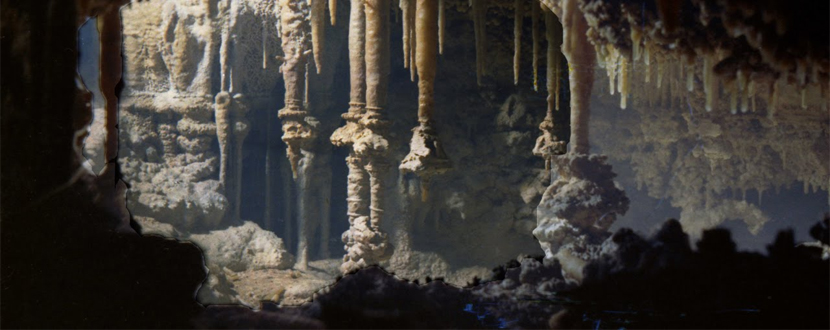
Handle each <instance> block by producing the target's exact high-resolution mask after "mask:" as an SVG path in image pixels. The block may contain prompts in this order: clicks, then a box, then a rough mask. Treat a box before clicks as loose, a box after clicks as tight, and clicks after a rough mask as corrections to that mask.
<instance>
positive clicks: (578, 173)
mask: <svg viewBox="0 0 830 330" xmlns="http://www.w3.org/2000/svg"><path fill="white" fill-rule="evenodd" d="M445 2H446V1H445V0H440V1H430V0H399V1H397V2H388V1H379V0H362V1H361V0H354V1H352V3H351V4H352V9H351V13H350V22H349V63H350V73H351V98H350V103H349V109H348V111H347V112H346V113H345V114H343V118H344V119H345V120H346V124H345V126H343V127H341V128H340V129H338V130H337V131H335V132H334V134H333V135H332V136H331V141H332V143H333V144H335V145H337V146H348V147H351V149H352V150H351V153H350V155H349V156H348V158H347V163H348V164H349V178H348V182H349V183H348V203H349V206H348V210H349V211H348V215H349V222H350V230H349V231H347V232H346V233H344V235H343V240H344V242H345V243H346V250H347V255H346V257H345V259H344V264H343V267H342V269H343V271H350V270H353V269H355V268H359V267H362V266H365V265H369V264H373V263H377V262H380V261H382V260H384V259H385V258H386V257H388V254H389V251H388V250H390V249H389V244H388V242H387V240H386V234H385V233H383V232H382V231H381V230H380V224H381V223H382V222H383V213H384V209H385V206H384V205H385V203H386V202H387V201H386V200H385V198H384V195H385V191H386V190H387V187H386V184H387V181H389V180H388V176H389V174H390V172H391V171H390V169H391V165H392V162H391V160H390V159H389V155H388V153H389V151H388V149H389V142H388V139H387V134H388V133H387V130H388V127H389V125H390V124H389V122H388V121H387V120H386V119H385V118H386V115H385V111H386V109H385V106H386V88H387V87H386V86H387V84H388V79H389V78H388V75H389V21H390V20H389V17H388V16H389V14H390V12H391V11H394V12H395V14H396V15H397V14H398V9H399V10H400V13H401V15H400V16H401V19H400V21H401V24H402V31H403V32H402V48H403V49H402V51H403V65H404V67H405V68H408V69H410V75H411V80H412V81H416V79H417V83H418V90H419V97H418V122H419V124H418V126H417V127H415V128H414V129H413V136H412V139H411V143H410V152H409V154H408V155H407V156H406V157H405V158H404V160H403V161H402V163H401V164H400V166H399V170H400V171H401V172H403V173H405V172H412V173H415V174H417V175H418V177H419V178H420V179H421V181H422V184H421V187H422V198H424V199H425V198H426V197H427V189H428V187H429V180H430V179H431V178H433V177H434V176H435V175H439V174H441V173H443V172H445V171H447V170H449V169H450V168H451V162H450V160H449V157H448V156H447V155H446V153H445V152H444V150H443V147H442V145H441V142H440V140H439V138H438V135H437V132H436V130H435V127H434V122H433V115H432V114H433V112H434V108H435V104H434V103H435V102H434V89H435V76H436V66H437V56H438V54H441V53H443V49H444V35H445V33H446V31H445V30H446V23H445V20H446V14H445V6H446V4H445ZM691 2H692V3H693V4H694V5H695V6H697V7H696V8H698V10H697V11H696V12H695V14H696V15H697V16H698V17H697V18H696V19H697V21H699V24H702V25H703V26H704V27H706V26H707V24H710V23H711V22H712V21H713V17H715V16H718V15H720V16H719V18H720V20H719V21H718V22H717V24H721V25H723V26H725V30H726V32H724V31H721V30H723V29H724V27H720V29H721V30H719V29H718V28H717V27H716V28H712V26H709V29H706V28H701V29H699V30H700V31H704V32H694V31H690V29H688V28H682V27H681V25H683V26H685V25H687V24H686V23H688V22H686V20H688V18H687V17H686V16H688V15H686V16H684V15H685V14H683V13H681V12H680V6H678V5H677V4H675V3H672V2H668V1H656V2H648V3H645V4H643V5H642V7H637V6H635V4H633V3H620V4H617V3H611V2H607V1H598V0H597V1H578V0H562V1H557V0H532V1H522V0H515V1H514V2H513V3H514V10H515V12H514V24H513V28H514V53H513V70H514V75H513V78H514V83H515V84H517V85H518V83H519V81H520V78H521V77H520V70H519V68H520V67H521V61H522V56H521V55H522V54H521V43H522V41H521V40H522V24H523V20H524V17H525V14H526V12H527V9H528V7H527V5H528V4H529V5H530V7H529V9H530V17H531V23H532V25H533V26H532V35H531V38H532V52H533V54H532V59H531V60H532V70H533V77H532V79H533V81H532V82H533V84H532V85H533V87H534V89H538V80H539V79H538V71H539V63H538V59H539V58H540V41H539V39H540V38H541V36H540V34H539V30H540V28H539V25H540V24H542V23H541V22H544V25H545V29H544V31H545V38H546V40H547V52H546V59H547V61H546V65H547V69H546V87H547V92H548V98H547V101H548V105H547V113H546V116H545V119H544V120H543V121H542V123H541V124H540V126H539V128H540V130H541V131H542V134H541V136H540V137H539V138H538V139H537V142H536V146H535V147H534V149H533V153H534V154H536V155H538V156H540V157H542V158H544V159H545V164H546V168H547V169H551V168H552V167H553V164H557V165H558V172H559V176H558V178H557V179H556V180H554V182H552V184H551V189H549V191H548V193H546V195H547V197H548V198H547V200H548V201H550V200H557V201H558V202H561V203H565V204H568V203H569V201H570V202H573V201H574V200H571V199H573V198H577V199H579V198H582V197H584V196H582V197H579V196H577V195H586V194H587V195H592V194H594V195H596V196H600V199H601V200H603V203H605V204H604V205H606V206H608V207H606V208H603V213H602V214H594V213H595V212H588V211H585V210H583V211H574V210H570V209H569V211H567V212H565V213H567V214H565V213H562V212H558V213H557V212H554V213H556V215H555V216H554V218H556V219H559V221H565V222H567V223H568V224H569V225H570V226H571V227H574V228H577V229H575V230H576V232H578V234H576V235H577V236H578V235H592V233H596V232H597V231H596V230H595V229H596V228H600V229H602V228H607V225H597V223H598V222H602V223H606V224H607V223H609V221H613V219H614V216H615V214H621V213H624V212H625V211H626V209H627V203H628V201H627V199H626V198H625V196H624V193H622V191H621V189H620V188H618V186H616V185H615V184H614V182H613V180H612V178H613V173H611V172H610V171H611V169H610V166H607V165H605V164H604V162H605V158H604V157H601V156H591V155H590V144H589V139H588V135H589V134H588V121H589V118H590V112H589V100H590V97H591V88H592V87H593V79H594V66H595V64H596V63H597V62H596V59H599V64H600V65H602V66H604V67H605V69H606V70H607V74H608V78H609V79H608V80H609V84H610V86H609V91H610V92H611V93H612V94H613V93H619V94H620V97H621V99H620V107H621V108H626V107H628V105H629V104H630V103H631V102H629V97H630V94H632V90H631V82H630V80H631V76H632V75H633V74H632V72H637V76H638V77H639V76H644V79H645V81H646V83H653V84H655V85H656V86H657V90H658V91H661V90H662V89H661V88H662V87H663V85H665V84H664V81H666V80H672V81H674V80H681V81H685V82H686V84H685V89H686V90H688V91H691V90H693V89H694V85H695V84H696V82H695V77H694V75H695V70H696V67H695V63H699V62H702V63H701V65H702V70H701V71H702V72H703V77H702V78H703V79H702V80H703V91H704V93H705V94H706V109H707V110H712V108H713V107H714V105H713V104H714V103H715V101H714V100H713V99H714V98H715V97H716V95H717V94H718V79H720V80H722V81H723V86H724V88H725V90H726V91H727V92H728V93H729V94H730V96H731V102H730V104H731V108H732V109H731V110H732V112H733V113H735V112H737V109H738V104H740V109H741V111H743V112H746V111H748V109H749V108H750V105H751V108H753V109H754V106H755V98H754V94H755V93H756V92H757V91H758V90H759V88H758V87H757V85H758V84H760V83H766V84H767V85H768V86H769V87H767V88H766V89H767V90H768V91H769V93H768V94H769V95H770V96H769V98H768V100H767V104H769V105H770V106H771V107H774V105H775V104H776V102H777V101H776V98H777V97H776V96H777V93H778V90H779V89H780V88H778V87H777V86H778V85H779V84H783V83H784V82H787V81H789V82H791V83H795V84H796V85H797V86H799V88H801V90H802V94H804V93H805V92H804V91H805V90H806V88H807V86H809V85H819V87H820V90H821V93H822V95H824V94H825V93H826V90H827V83H826V81H827V79H824V78H826V76H827V72H828V71H830V70H828V69H827V64H828V63H826V61H824V62H822V61H821V60H820V59H821V58H823V57H822V56H823V54H824V53H822V52H825V51H826V50H822V49H817V48H816V47H815V46H814V45H811V44H810V45H807V46H804V45H789V46H783V47H785V48H784V49H783V51H786V50H793V49H795V50H798V51H802V53H806V54H808V55H807V56H803V57H801V58H794V57H793V56H790V55H781V54H779V53H781V52H782V49H779V48H780V47H779V48H775V46H770V45H767V44H765V43H764V41H763V40H762V39H764V38H766V37H767V35H769V33H770V32H769V31H767V30H765V29H763V28H761V27H758V26H751V25H747V24H748V23H742V22H743V21H746V20H747V19H749V18H753V17H755V16H757V15H764V16H763V17H764V18H765V19H764V20H763V21H764V22H765V23H764V24H767V25H770V24H771V25H774V26H777V27H778V31H777V32H778V34H777V36H778V37H777V38H779V39H780V37H781V36H782V35H787V34H788V33H791V32H788V31H781V26H782V24H783V23H781V21H780V20H778V18H777V16H775V15H772V14H770V13H769V10H766V11H762V10H756V11H752V10H751V9H753V8H754V7H753V8H749V7H747V8H749V9H747V8H742V7H741V8H737V9H736V8H731V7H728V6H726V7H724V6H722V5H718V6H720V7H717V8H716V10H712V8H709V7H711V6H712V5H711V4H709V3H708V2H701V1H697V0H692V1H691ZM489 5H490V4H489V3H488V1H485V0H471V1H469V6H470V7H471V10H470V11H469V12H470V13H471V18H472V21H473V27H474V34H475V48H476V50H475V53H476V78H477V83H478V84H479V85H481V83H482V77H483V76H484V75H485V74H486V71H487V70H486V67H487V66H486V64H485V59H486V56H485V55H484V54H485V49H486V31H485V29H486V25H487V22H486V15H487V9H488V6H489ZM280 6H281V14H280V15H281V20H280V22H281V23H280V24H281V31H282V32H281V33H282V35H281V37H282V44H283V51H284V53H285V55H284V63H283V66H282V72H283V76H284V80H285V86H286V97H285V105H286V106H285V108H284V109H282V110H280V118H281V119H282V120H283V131H284V136H283V140H284V141H285V142H286V143H287V144H288V157H289V159H290V162H291V164H292V171H293V172H294V175H295V178H296V177H297V175H298V173H297V172H298V170H297V168H298V164H299V163H300V159H301V158H302V157H303V154H304V153H305V152H309V151H308V150H309V149H310V144H311V143H312V142H313V141H315V139H316V135H317V129H316V126H315V123H316V120H315V119H314V118H313V117H312V114H310V113H309V112H308V110H306V109H305V108H304V100H305V99H304V95H303V90H304V86H306V85H307V84H308V82H307V80H306V79H307V75H308V71H309V68H310V67H311V66H312V65H310V64H309V61H308V60H307V59H306V58H307V56H308V55H309V54H313V60H314V61H313V62H314V65H313V66H314V67H316V68H317V71H318V72H320V70H322V68H324V67H325V65H326V64H325V63H322V56H321V55H320V54H321V49H322V47H323V46H324V40H323V31H324V26H325V23H324V16H325V15H324V12H325V3H324V1H323V0H313V1H309V2H296V1H281V2H280ZM707 6H709V7H707ZM635 7H636V8H635ZM750 7H752V6H750ZM329 8H330V11H331V12H332V18H331V20H332V21H331V22H332V23H334V22H335V17H334V16H335V15H334V14H333V13H334V10H335V8H336V3H334V1H331V0H330V2H329ZM706 8H708V9H709V10H706ZM307 13H309V14H307ZM715 13H717V14H715ZM729 13H731V14H736V13H738V14H741V15H742V16H741V15H738V16H740V17H743V21H742V20H741V19H735V18H734V17H732V16H729V15H730V14H729ZM733 16H734V15H733ZM767 16H769V17H767ZM726 18H729V19H726ZM655 22H662V23H661V24H657V23H655ZM787 22H789V21H787ZM787 22H785V23H787ZM712 24H715V23H712ZM776 24H777V25H776ZM762 25H763V24H762ZM783 26H786V24H783ZM742 29H743V30H742ZM720 32H724V33H726V35H728V36H729V37H730V38H738V37H746V38H743V39H741V40H742V41H741V42H736V43H732V44H729V46H728V47H720V46H724V45H720V46H718V45H714V44H712V43H708V44H707V43H706V42H705V40H706V38H705V36H706V33H720ZM700 33H703V34H702V35H698V34H700ZM684 37H688V38H687V39H683V38H684ZM744 39H745V40H744ZM776 40H778V39H776ZM560 45H561V46H560ZM786 47H790V48H792V49H790V48H786ZM560 48H561V52H560ZM562 55H564V56H565V58H566V59H567V62H568V73H569V82H570V86H569V87H570V107H569V108H570V111H571V134H570V150H569V151H567V154H566V146H565V143H564V142H562V141H558V140H557V139H556V137H555V136H556V133H557V132H556V127H555V125H554V121H553V111H556V110H558V109H559V106H560V101H559V93H560V82H561V81H562V77H561V72H562V71H563V70H562V69H561V68H560V66H561V64H560V63H561V62H562V61H561V56H562ZM697 58H702V59H703V60H702V61H696V59H697ZM672 60H675V62H677V63H679V66H680V67H679V68H678V69H677V70H674V69H672V68H669V67H668V66H669V65H668V63H669V62H670V61H672ZM639 61H642V63H643V65H644V69H645V70H640V69H639V68H635V66H636V65H638V62H639ZM638 70H639V71H638ZM640 71H643V73H640ZM677 75H679V76H677ZM652 76H656V77H652ZM223 82H224V81H223ZM673 90H674V89H672V88H669V93H672V91H673ZM646 93H649V92H646ZM669 98H672V97H671V96H670V97H669ZM217 100H218V98H217ZM217 104H218V102H217ZM825 104H826V101H825ZM217 109H218V108H217ZM217 113H218V110H217ZM217 118H218V116H217ZM219 127H222V128H223V129H224V126H222V125H219ZM223 129H219V130H218V131H220V130H223ZM223 164H224V162H223ZM588 173H591V174H588ZM577 186H580V187H582V188H578V189H577V188H574V189H570V188H568V187H571V188H573V187H577ZM587 186H591V187H594V188H595V189H594V188H592V189H593V190H591V189H588V190H585V189H587V188H585V187H587ZM583 188H584V189H583ZM589 190H591V191H589ZM543 204H545V203H544V202H543ZM570 204H572V205H574V204H576V205H580V203H570ZM589 204H590V203H587V204H586V203H582V204H581V205H583V207H595V206H596V205H589ZM543 206H544V205H540V207H543ZM545 221H546V220H545ZM545 221H543V220H540V221H539V227H538V228H537V230H536V231H535V232H536V233H537V237H540V236H541V237H543V238H545V239H559V238H556V237H558V236H557V235H558V234H557V235H553V234H550V233H549V231H547V229H545V226H546V225H545V224H543V222H545ZM583 224H590V225H584V226H583ZM591 228H593V229H591ZM601 231H602V230H600V232H601ZM549 234H550V235H549ZM560 238H561V237H560ZM548 243H549V242H548ZM545 244H547V243H544V242H543V246H544V245H545ZM548 245H550V244H548ZM558 245H561V244H558ZM546 252H548V254H549V256H552V255H555V254H556V253H557V251H556V249H546ZM571 252H573V251H571ZM577 254H578V253H577ZM299 260H303V258H302V257H301V258H299Z"/></svg>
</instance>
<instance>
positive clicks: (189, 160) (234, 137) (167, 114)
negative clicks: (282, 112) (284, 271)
mask: <svg viewBox="0 0 830 330" xmlns="http://www.w3.org/2000/svg"><path fill="white" fill-rule="evenodd" d="M214 5H215V6H216V7H215V8H214V6H212V5H211V6H209V5H208V4H206V3H202V2H199V3H195V2H174V1H166V2H161V3H160V7H161V10H159V4H150V3H147V2H141V3H131V4H129V5H127V6H126V7H125V8H123V9H122V10H121V13H122V15H123V21H124V23H123V34H124V46H123V47H124V51H123V53H124V63H125V66H124V68H125V75H124V90H123V92H122V94H121V99H120V100H119V102H120V104H119V105H120V112H119V116H120V120H119V121H120V131H121V135H120V142H121V143H120V145H119V162H120V163H121V166H122V172H123V173H124V176H125V181H127V182H129V183H130V185H131V186H132V187H131V190H130V194H128V197H129V200H128V207H129V208H130V210H131V211H132V212H133V214H135V215H140V216H146V217H152V218H156V219H160V220H163V221H165V222H169V223H171V224H173V225H174V226H176V227H177V228H179V229H181V230H191V229H194V230H195V229H213V228H217V226H219V225H220V223H222V222H223V220H225V221H227V223H228V224H232V223H234V222H236V221H239V218H240V214H239V209H240V204H241V197H240V191H241V189H243V187H242V186H241V174H240V173H241V171H242V144H243V142H244V141H245V138H246V135H247V133H248V130H249V128H248V127H249V123H248V121H247V119H246V117H247V115H246V112H250V111H260V109H262V107H263V106H264V105H265V104H268V103H270V102H273V97H272V95H270V92H271V89H272V88H273V86H274V85H275V84H276V82H277V77H278V75H276V74H275V71H276V69H277V66H276V65H274V64H271V65H270V67H269V66H268V63H269V62H274V58H273V57H272V56H268V55H267V54H276V53H278V51H279V47H277V46H278V45H276V44H274V43H267V42H263V41H264V40H267V39H268V38H269V37H268V36H269V35H270V36H274V35H275V33H276V31H275V30H274V22H275V15H274V8H273V4H269V3H268V2H261V1H242V0H234V1H227V0H226V1H218V2H216V3H215V4H214ZM216 9H218V10H216ZM241 31H250V33H248V32H246V33H242V32H241ZM253 58H258V59H259V60H258V61H255V60H252V59H253ZM215 66H216V67H218V68H219V70H218V71H219V72H218V74H214V70H215V69H214V68H216V67H215ZM217 80H219V81H217ZM242 91H244V96H243V94H242Z"/></svg>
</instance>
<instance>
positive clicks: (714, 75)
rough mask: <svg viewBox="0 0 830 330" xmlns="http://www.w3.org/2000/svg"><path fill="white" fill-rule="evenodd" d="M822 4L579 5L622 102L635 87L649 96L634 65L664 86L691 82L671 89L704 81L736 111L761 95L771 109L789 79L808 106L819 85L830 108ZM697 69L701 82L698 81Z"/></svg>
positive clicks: (697, 0)
mask: <svg viewBox="0 0 830 330" xmlns="http://www.w3.org/2000/svg"><path fill="white" fill-rule="evenodd" d="M817 5H819V7H817V8H811V7H810V6H788V5H785V4H784V2H782V1H756V2H745V3H744V2H740V3H738V2H735V3H733V2H711V1H702V0H689V1H679V2H675V1H646V2H643V3H633V2H632V3H622V2H619V3H617V2H609V1H599V0H591V1H583V2H581V3H580V8H581V9H582V10H583V11H584V13H585V17H586V18H587V20H588V24H589V30H588V32H587V36H588V39H589V40H590V41H591V42H592V43H593V44H594V46H595V47H596V51H597V54H598V58H599V59H600V64H601V65H603V66H604V67H605V69H606V70H607V72H608V78H609V83H610V86H609V87H610V88H609V92H610V93H612V94H613V93H615V92H617V93H619V94H620V107H621V108H623V109H625V108H626V107H627V105H628V103H629V102H628V98H629V97H630V96H631V95H632V94H637V95H635V96H637V97H647V96H648V95H645V94H646V93H648V91H647V89H646V90H639V91H636V92H634V91H632V90H631V88H630V85H631V83H630V81H629V80H630V79H631V77H630V76H631V75H632V73H634V72H637V71H644V75H643V77H642V79H644V80H645V82H646V83H651V84H654V85H655V86H656V87H657V89H658V90H659V89H661V88H662V85H663V81H666V80H669V81H672V80H675V79H678V81H681V82H685V84H684V85H685V86H684V88H682V89H673V88H670V89H669V93H672V94H677V93H678V92H693V91H694V89H695V88H702V91H703V93H704V95H705V99H706V103H705V108H706V110H707V111H712V110H714V109H715V105H716V103H717V98H718V97H720V96H724V97H728V98H729V101H728V103H729V111H730V112H731V113H732V114H736V113H738V112H741V113H746V112H747V111H750V110H752V111H755V109H756V103H757V99H758V98H760V99H761V100H763V102H764V104H765V105H766V109H767V110H768V111H769V114H770V115H772V114H773V113H774V112H775V109H777V108H779V107H780V104H779V103H780V100H779V96H780V95H781V90H782V88H783V85H792V86H795V88H796V89H797V90H798V91H799V93H800V95H801V102H800V105H801V107H802V108H803V109H807V108H808V102H807V99H808V98H809V97H808V95H807V94H808V91H809V90H811V89H815V90H818V93H820V94H821V97H822V98H823V99H824V101H823V102H822V103H821V109H822V111H826V109H827V103H828V101H827V99H828V97H827V95H828V92H830V83H828V82H830V61H828V60H827V59H828V57H830V50H828V39H830V38H829V37H830V36H828V33H827V31H826V30H827V29H825V28H824V27H826V22H827V16H826V11H827V9H828V5H827V3H821V4H817ZM817 12H821V13H822V14H816V13H817ZM816 15H819V16H818V17H817V16H816ZM822 15H823V17H821V16H822ZM658 23H659V24H658ZM808 31H809V32H808ZM817 31H818V32H817ZM699 59H702V60H699ZM673 63H676V64H673ZM639 65H642V67H638V68H635V66H639ZM673 66H676V68H675V67H673ZM655 68H656V70H655ZM643 69H645V70H643ZM655 71H656V72H655ZM698 72H700V73H701V75H702V79H701V80H702V87H697V86H698V85H699V83H698V82H697V81H696V79H695V78H696V73H698ZM655 74H656V79H653V77H652V76H654V75H655ZM669 97H670V98H675V97H678V96H677V95H670V96H669Z"/></svg>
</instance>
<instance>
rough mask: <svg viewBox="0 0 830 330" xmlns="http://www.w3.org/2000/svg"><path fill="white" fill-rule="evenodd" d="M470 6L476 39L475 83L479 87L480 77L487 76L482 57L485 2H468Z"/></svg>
mask: <svg viewBox="0 0 830 330" xmlns="http://www.w3.org/2000/svg"><path fill="white" fill-rule="evenodd" d="M470 6H472V8H473V10H472V12H473V27H474V29H475V39H476V82H477V83H478V85H479V86H481V77H482V76H484V75H485V74H487V66H486V64H485V62H486V60H485V55H484V52H485V50H486V48H487V40H486V37H487V33H486V31H485V27H486V26H487V21H486V19H487V17H486V16H487V0H473V1H470Z"/></svg>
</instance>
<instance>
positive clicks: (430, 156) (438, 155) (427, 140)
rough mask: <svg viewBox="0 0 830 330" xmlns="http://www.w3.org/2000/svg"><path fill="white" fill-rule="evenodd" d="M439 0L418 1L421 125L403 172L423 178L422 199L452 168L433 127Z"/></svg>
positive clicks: (413, 139) (417, 34)
mask: <svg viewBox="0 0 830 330" xmlns="http://www.w3.org/2000/svg"><path fill="white" fill-rule="evenodd" d="M437 5H438V4H437V2H436V1H430V0H418V2H417V4H416V10H417V15H416V16H417V18H416V21H415V30H416V52H417V56H416V57H415V61H416V66H417V68H418V77H419V80H418V123H419V125H418V127H416V128H415V129H413V134H412V140H411V142H410V152H409V154H408V155H407V156H406V157H405V158H404V160H403V162H402V163H401V165H400V170H401V171H403V172H412V173H415V174H417V175H418V176H419V177H420V178H421V189H422V194H421V195H422V196H421V198H422V199H424V200H425V199H426V198H427V189H428V186H429V180H430V179H431V178H432V177H433V176H435V175H439V174H442V173H444V172H446V171H447V170H449V169H450V168H451V164H450V160H449V158H448V157H447V155H446V153H445V152H444V149H443V147H442V146H441V142H440V141H439V140H438V134H437V132H436V131H435V128H434V127H433V124H434V123H433V120H432V113H433V111H434V109H435V98H434V93H435V75H436V70H437V64H438V41H437V39H438V31H437V28H438V6H437Z"/></svg>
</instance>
